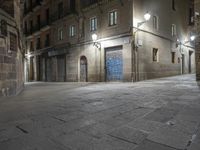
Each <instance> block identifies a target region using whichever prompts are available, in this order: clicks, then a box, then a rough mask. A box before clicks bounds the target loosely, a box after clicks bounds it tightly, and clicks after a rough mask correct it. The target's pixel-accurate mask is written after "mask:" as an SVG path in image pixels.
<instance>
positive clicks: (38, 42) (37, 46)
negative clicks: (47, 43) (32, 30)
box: [36, 38, 41, 49]
mask: <svg viewBox="0 0 200 150" xmlns="http://www.w3.org/2000/svg"><path fill="white" fill-rule="evenodd" d="M40 48H41V43H40V38H37V45H36V49H40Z"/></svg>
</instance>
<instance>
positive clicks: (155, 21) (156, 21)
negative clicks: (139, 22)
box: [153, 16, 158, 30]
mask: <svg viewBox="0 0 200 150" xmlns="http://www.w3.org/2000/svg"><path fill="white" fill-rule="evenodd" d="M153 28H154V29H156V30H157V29H158V17H157V16H153Z"/></svg>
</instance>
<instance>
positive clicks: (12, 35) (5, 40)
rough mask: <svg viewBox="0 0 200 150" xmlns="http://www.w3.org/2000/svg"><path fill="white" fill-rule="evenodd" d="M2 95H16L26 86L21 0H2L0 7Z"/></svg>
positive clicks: (0, 82) (0, 74) (0, 87)
mask: <svg viewBox="0 0 200 150" xmlns="http://www.w3.org/2000/svg"><path fill="white" fill-rule="evenodd" d="M0 24H1V27H0V28H1V30H0V97H1V96H11V95H16V94H18V93H19V92H21V90H22V89H23V87H24V78H23V77H24V69H23V49H22V42H21V40H20V39H21V34H20V33H21V32H20V26H21V23H20V1H17V0H15V1H2V2H1V8H0Z"/></svg>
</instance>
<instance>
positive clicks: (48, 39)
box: [45, 34, 50, 47]
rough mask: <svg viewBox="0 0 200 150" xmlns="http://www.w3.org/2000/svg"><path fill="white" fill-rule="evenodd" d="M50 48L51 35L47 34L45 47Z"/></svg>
mask: <svg viewBox="0 0 200 150" xmlns="http://www.w3.org/2000/svg"><path fill="white" fill-rule="evenodd" d="M47 46H50V36H49V34H46V39H45V47H47Z"/></svg>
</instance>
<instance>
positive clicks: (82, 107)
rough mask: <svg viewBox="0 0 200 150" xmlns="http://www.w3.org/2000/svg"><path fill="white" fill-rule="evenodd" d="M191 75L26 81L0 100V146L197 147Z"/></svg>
mask: <svg viewBox="0 0 200 150" xmlns="http://www.w3.org/2000/svg"><path fill="white" fill-rule="evenodd" d="M199 127H200V84H199V83H197V82H196V81H195V77H194V75H184V76H175V77H169V78H161V79H156V80H148V81H142V82H137V83H29V84H27V85H26V89H25V91H24V92H23V93H21V94H20V95H18V96H16V97H4V98H1V99H0V150H36V149H37V150H180V149H181V150H185V149H188V150H199V149H200V140H199V139H200V138H199V137H200V131H199V130H200V129H199Z"/></svg>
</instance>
